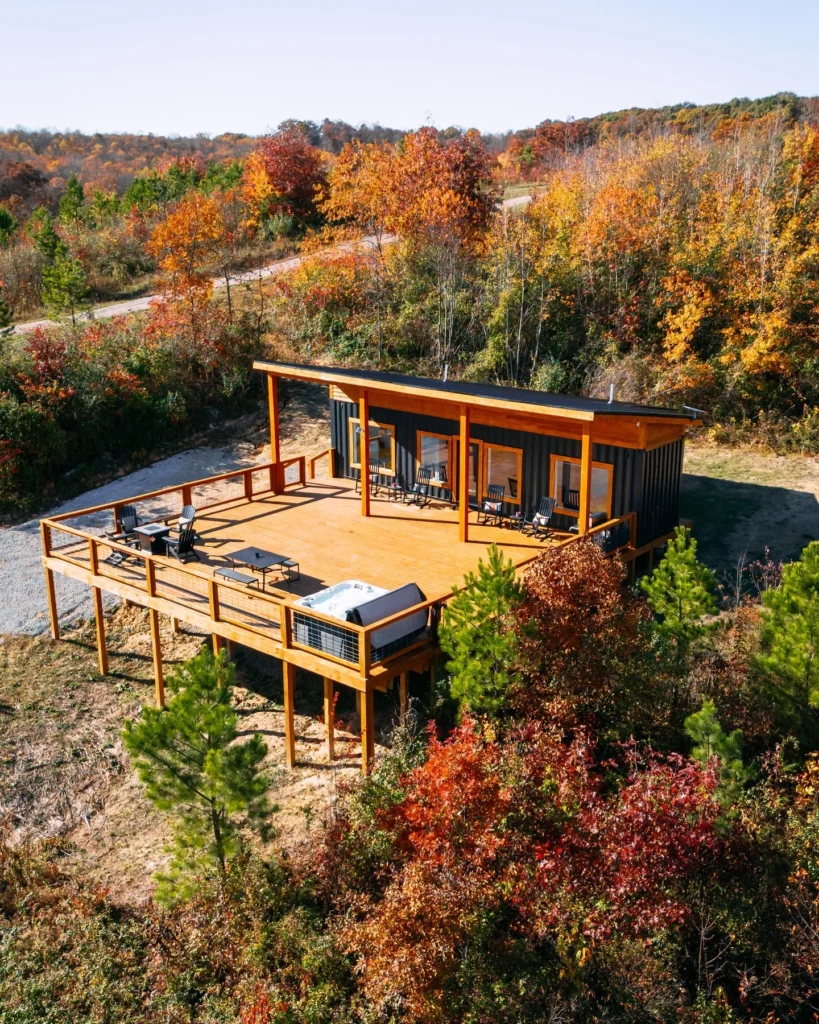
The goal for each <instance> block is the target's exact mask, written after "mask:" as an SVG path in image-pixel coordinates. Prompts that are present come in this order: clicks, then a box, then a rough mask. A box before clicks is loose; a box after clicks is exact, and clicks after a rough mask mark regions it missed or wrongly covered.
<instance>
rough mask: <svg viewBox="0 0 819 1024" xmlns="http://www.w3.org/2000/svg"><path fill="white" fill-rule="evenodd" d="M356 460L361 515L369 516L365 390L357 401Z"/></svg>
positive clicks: (367, 406)
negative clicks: (357, 431) (359, 484)
mask: <svg viewBox="0 0 819 1024" xmlns="http://www.w3.org/2000/svg"><path fill="white" fill-rule="evenodd" d="M358 428H359V435H358V459H359V466H360V467H361V468H360V470H359V473H360V475H361V514H362V516H368V515H369V514H370V395H369V392H368V391H367V389H366V388H363V389H362V391H361V397H360V398H359V400H358Z"/></svg>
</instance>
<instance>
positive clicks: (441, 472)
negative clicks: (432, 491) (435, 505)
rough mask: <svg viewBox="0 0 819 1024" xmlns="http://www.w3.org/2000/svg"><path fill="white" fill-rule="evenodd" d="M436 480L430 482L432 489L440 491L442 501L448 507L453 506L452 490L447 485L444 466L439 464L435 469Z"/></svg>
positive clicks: (447, 480) (447, 478) (447, 479)
mask: <svg viewBox="0 0 819 1024" xmlns="http://www.w3.org/2000/svg"><path fill="white" fill-rule="evenodd" d="M435 476H436V479H435V480H434V481H433V482H432V486H433V487H437V488H438V490H439V491H441V496H442V497H443V499H444V501H448V502H449V504H450V505H452V506H454V505H455V499H454V498H453V497H452V488H451V487H450V485H449V477H448V476H447V471H446V466H445V465H444V464H443V463H440V464H439V465H438V466H436V467H435Z"/></svg>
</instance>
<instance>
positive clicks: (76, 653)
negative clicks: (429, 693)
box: [0, 607, 397, 900]
mask: <svg viewBox="0 0 819 1024" xmlns="http://www.w3.org/2000/svg"><path fill="white" fill-rule="evenodd" d="M106 627H107V635H108V641H109V654H110V674H109V676H108V677H107V678H105V679H102V678H101V677H100V676H99V673H98V668H97V659H96V651H95V647H94V643H95V634H94V629H93V626H91V625H89V624H82V625H80V626H79V627H78V628H76V629H75V630H73V631H70V632H68V633H66V634H65V636H64V639H63V641H61V642H60V643H54V641H52V640H50V639H46V638H43V637H39V638H27V637H16V638H11V637H6V638H4V639H3V641H2V644H0V752H2V753H0V819H2V818H7V819H8V820H9V821H10V822H11V824H12V828H13V834H14V836H15V837H16V839H17V840H18V841H21V840H23V839H24V838H27V837H45V836H48V837H58V838H60V839H62V840H64V842H65V849H66V856H67V859H68V861H69V862H70V863H73V865H74V866H75V867H76V869H77V870H78V871H79V872H80V873H81V874H82V875H83V876H84V877H85V878H86V879H88V880H89V881H92V882H96V883H98V884H99V885H101V886H104V887H106V888H108V889H110V890H111V892H112V893H113V894H114V895H115V896H116V897H117V898H119V899H123V900H140V899H142V898H144V897H146V896H147V895H148V894H149V893H150V892H151V890H152V888H153V882H152V876H153V874H154V873H155V872H156V871H157V870H159V869H161V868H162V867H163V866H164V864H165V862H166V857H165V846H166V845H167V843H168V840H169V838H170V833H169V830H168V825H167V822H166V821H165V819H164V818H163V816H162V815H160V814H159V813H158V812H156V811H155V810H154V809H153V807H152V806H151V805H150V804H149V803H148V801H147V800H146V799H145V798H144V796H143V794H142V790H141V786H140V784H139V782H138V780H137V779H136V776H135V774H134V773H133V771H132V770H131V767H130V765H129V763H128V757H127V754H126V752H125V751H124V749H123V747H122V743H121V740H120V730H121V728H122V723H123V721H124V719H125V718H127V717H129V716H134V715H136V714H138V712H139V709H140V707H141V706H142V704H143V703H146V702H150V701H151V700H152V699H153V678H152V662H151V638H150V632H149V628H148V620H147V615H146V613H145V612H144V611H143V610H142V609H139V608H125V607H122V608H120V609H118V610H117V611H115V612H114V613H113V614H112V615H110V616H108V618H107V621H106ZM183 628H184V631H183V632H182V633H181V634H173V633H172V632H171V630H170V623H169V622H166V621H163V622H162V644H163V654H164V661H165V668H166V673H167V672H170V671H171V670H172V668H173V665H174V664H177V663H179V662H181V661H183V660H185V659H187V658H190V657H192V656H193V655H194V654H195V653H197V651H198V650H199V649H200V648H201V646H202V644H203V643H204V642H207V641H208V640H209V638H208V637H205V636H203V635H202V634H197V633H195V632H193V631H191V630H190V629H189V628H188V627H183ZM236 665H237V685H236V687H235V690H234V702H235V706H236V708H237V711H238V713H239V715H240V718H241V732H242V734H245V735H246V734H250V733H251V732H259V733H261V735H262V736H263V737H264V739H265V741H266V743H267V745H268V757H267V763H268V767H269V770H270V774H271V777H272V779H273V783H274V789H273V793H272V801H273V802H274V803H275V805H276V807H277V810H276V813H275V816H274V825H275V826H276V830H277V838H276V840H275V844H276V845H279V846H281V847H283V848H284V849H285V850H286V851H287V852H288V853H289V854H290V855H293V856H297V855H298V854H299V853H300V852H303V851H306V850H308V849H309V848H310V847H311V846H312V844H313V842H314V840H315V837H316V833H317V831H318V829H319V828H320V827H321V824H322V822H323V821H324V820H325V819H326V815H327V813H328V811H329V809H330V808H331V806H332V804H333V802H334V799H335V796H336V793H337V791H338V787H339V783H340V782H341V781H342V780H354V779H356V778H358V776H359V769H360V763H361V762H360V741H359V722H358V718H357V715H356V710H355V701H354V697H353V695H352V693H351V692H349V691H344V692H342V693H341V694H340V695H339V700H338V706H337V717H338V721H337V729H336V760H335V761H334V762H333V763H332V764H331V763H329V762H328V761H327V755H326V748H325V744H324V731H323V723H322V721H321V710H322V689H321V681H320V680H318V679H317V678H315V677H312V676H309V675H307V674H301V673H299V674H297V680H296V712H297V714H296V737H297V742H296V756H297V760H298V764H297V767H296V768H295V770H293V771H292V772H288V771H286V770H284V769H283V763H284V714H283V707H282V687H281V675H280V671H279V666H278V664H277V663H276V662H274V661H273V660H272V659H270V658H265V657H263V656H260V655H256V654H255V653H254V652H252V651H246V650H243V649H239V651H238V652H237V658H236ZM396 711H397V708H396V703H395V698H394V695H386V696H384V695H381V694H377V695H376V717H377V724H378V726H379V727H380V728H381V734H380V735H379V739H381V740H384V739H386V736H387V735H388V733H389V730H390V727H391V725H392V723H393V721H394V718H395V714H396Z"/></svg>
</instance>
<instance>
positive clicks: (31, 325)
mask: <svg viewBox="0 0 819 1024" xmlns="http://www.w3.org/2000/svg"><path fill="white" fill-rule="evenodd" d="M530 199H531V196H515V197H514V198H513V199H504V200H503V203H502V205H503V207H504V208H506V209H513V208H514V207H516V206H523V205H525V204H526V203H528V202H529V200H530ZM381 241H382V243H383V244H389V243H390V242H393V241H395V236H394V235H385V236H384V237H383V238H382V239H381ZM374 244H375V238H374V237H372V236H367V237H366V238H362V239H361V241H360V242H357V243H356V242H350V243H345V244H344V245H340V246H339V247H338V251H339V252H349V251H350V250H351V249H354V248H356V247H357V246H361V247H365V246H372V245H374ZM300 263H301V257H300V256H289V257H288V258H287V259H284V260H276V262H275V263H268V264H267V265H266V266H264V267H258V268H257V269H256V270H248V271H245V272H244V273H242V274H235V275H233V276H231V279H230V280H231V284H242V283H244V282H246V281H258V280H260V279H264V278H266V277H278V276H279V275H280V274H286V273H288V272H289V271H291V270H295V269H296V267H298V266H299V264H300ZM213 287H214V288H215V289H219V288H224V287H225V280H224V278H222V277H215V278H214V279H213ZM156 298H158V296H157V295H155V294H154V295H143V296H141V297H140V298H138V299H126V300H125V301H124V302H112V303H111V304H110V305H109V306H98V307H97V308H96V309H93V310H91V312H90V313H89V314H87V316H88V319H90V320H91V319H93V320H106V319H108V318H109V317H113V316H125V315H126V314H128V313H140V312H142V311H143V310H146V309H147V308H148V307H149V306H150V304H151V303H152V302H153V301H154V299H156ZM54 326H56V325H55V323H54V321H53V320H29V321H28V322H27V323H23V324H17V325H16V326H15V328H14V333H15V334H24V333H25V332H26V331H33V330H34V329H35V328H37V327H54Z"/></svg>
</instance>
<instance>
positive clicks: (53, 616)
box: [45, 569, 60, 640]
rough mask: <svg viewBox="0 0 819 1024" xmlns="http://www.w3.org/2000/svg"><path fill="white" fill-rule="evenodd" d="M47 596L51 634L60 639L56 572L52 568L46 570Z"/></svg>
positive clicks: (55, 638)
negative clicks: (55, 584)
mask: <svg viewBox="0 0 819 1024" xmlns="http://www.w3.org/2000/svg"><path fill="white" fill-rule="evenodd" d="M45 579H46V596H47V597H48V618H49V622H50V623H51V636H52V639H54V640H59V639H60V617H59V615H58V614H57V591H56V590H55V588H54V573H53V571H52V570H51V569H46V571H45Z"/></svg>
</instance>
